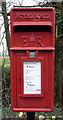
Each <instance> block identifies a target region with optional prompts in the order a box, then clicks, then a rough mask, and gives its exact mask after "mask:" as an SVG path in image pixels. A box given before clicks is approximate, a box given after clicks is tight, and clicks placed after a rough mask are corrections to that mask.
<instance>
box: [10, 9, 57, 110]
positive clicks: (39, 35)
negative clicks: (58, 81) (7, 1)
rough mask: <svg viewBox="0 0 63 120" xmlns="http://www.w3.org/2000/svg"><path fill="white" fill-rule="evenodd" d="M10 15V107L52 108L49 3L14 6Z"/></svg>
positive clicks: (52, 13) (51, 17)
mask: <svg viewBox="0 0 63 120" xmlns="http://www.w3.org/2000/svg"><path fill="white" fill-rule="evenodd" d="M10 17H11V35H10V36H11V39H10V57H11V59H10V60H11V108H12V110H14V111H27V112H29V111H30V112H33V111H35V112H38V111H43V112H44V111H48V112H50V111H52V110H53V108H54V24H55V11H54V9H53V8H52V7H44V8H13V9H12V10H11V13H10Z"/></svg>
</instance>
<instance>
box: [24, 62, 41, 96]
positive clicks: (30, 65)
mask: <svg viewBox="0 0 63 120" xmlns="http://www.w3.org/2000/svg"><path fill="white" fill-rule="evenodd" d="M24 94H41V61H24Z"/></svg>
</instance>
